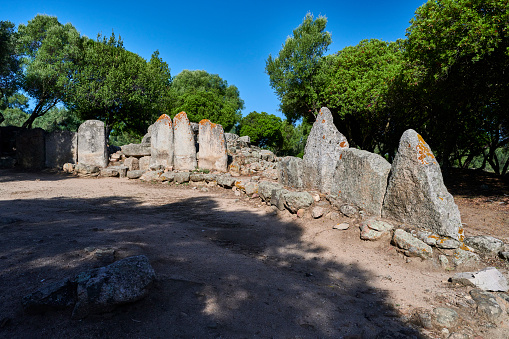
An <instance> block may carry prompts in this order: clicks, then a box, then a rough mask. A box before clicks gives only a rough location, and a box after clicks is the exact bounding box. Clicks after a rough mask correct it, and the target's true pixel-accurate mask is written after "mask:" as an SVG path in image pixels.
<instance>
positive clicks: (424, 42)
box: [405, 0, 509, 167]
mask: <svg viewBox="0 0 509 339" xmlns="http://www.w3.org/2000/svg"><path fill="white" fill-rule="evenodd" d="M508 26H509V3H508V2H507V1H500V0H482V1H481V0H440V1H428V2H427V3H426V4H424V5H423V6H421V7H419V8H418V9H417V11H416V14H415V17H414V19H413V20H412V21H411V26H410V27H409V28H408V30H407V37H408V39H407V41H406V44H405V51H406V55H407V57H408V59H409V60H411V61H412V62H413V63H414V64H415V66H416V67H418V69H419V71H418V72H417V73H416V75H417V77H416V81H417V82H418V84H419V87H420V88H421V92H422V97H423V98H422V100H423V101H422V105H421V112H420V114H421V116H423V117H425V120H426V121H425V123H424V124H423V133H424V134H426V135H427V136H429V138H430V139H431V140H433V144H434V145H435V147H436V148H437V153H438V154H437V155H438V157H439V158H440V160H441V162H442V165H445V166H448V165H449V163H450V161H451V158H452V157H454V155H455V154H456V155H459V156H463V155H465V154H468V157H469V158H472V157H473V156H474V153H479V152H482V150H483V149H486V147H488V148H489V152H486V153H485V154H486V156H487V157H488V161H491V162H493V164H494V165H495V167H497V166H496V164H495V163H496V161H495V159H494V157H495V156H496V154H497V153H496V152H495V151H496V149H497V148H500V147H504V146H505V145H507V144H508V143H509V134H508V133H507V132H508V131H507V119H508V118H507V117H508V116H509V114H508V111H507V107H508V104H509V98H508V96H507V93H508V90H509V80H508V79H509V78H508V77H507V72H508V71H509V27H508ZM458 131H461V133H458ZM479 136H481V137H479ZM472 141H475V143H474V144H472ZM462 150H467V152H466V153H465V152H463V151H462Z"/></svg>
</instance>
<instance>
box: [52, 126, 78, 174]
mask: <svg viewBox="0 0 509 339" xmlns="http://www.w3.org/2000/svg"><path fill="white" fill-rule="evenodd" d="M45 142H46V167H49V168H57V167H62V166H63V165H64V164H65V163H71V164H75V163H76V161H77V160H78V136H77V133H76V132H71V131H53V132H50V133H47V134H46V138H45Z"/></svg>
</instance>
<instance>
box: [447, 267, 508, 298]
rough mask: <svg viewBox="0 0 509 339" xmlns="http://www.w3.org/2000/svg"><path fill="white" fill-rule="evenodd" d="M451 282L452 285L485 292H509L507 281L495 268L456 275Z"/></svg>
mask: <svg viewBox="0 0 509 339" xmlns="http://www.w3.org/2000/svg"><path fill="white" fill-rule="evenodd" d="M450 280H451V282H452V283H457V284H462V285H466V286H475V287H477V288H480V289H481V290H483V291H492V292H507V291H508V290H509V285H508V284H507V279H506V278H505V277H504V276H503V275H502V273H500V271H499V270H497V269H496V268H495V267H487V268H485V269H483V270H480V271H477V272H461V273H456V274H455V275H454V276H453V277H452V278H451V279H450Z"/></svg>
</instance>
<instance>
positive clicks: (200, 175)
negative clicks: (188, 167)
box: [189, 173, 205, 182]
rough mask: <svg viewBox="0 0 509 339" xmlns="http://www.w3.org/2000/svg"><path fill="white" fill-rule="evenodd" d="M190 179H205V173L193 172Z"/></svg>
mask: <svg viewBox="0 0 509 339" xmlns="http://www.w3.org/2000/svg"><path fill="white" fill-rule="evenodd" d="M189 180H190V181H194V182H198V181H205V178H204V174H203V173H191V174H190V175H189Z"/></svg>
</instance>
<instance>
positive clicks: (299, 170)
mask: <svg viewBox="0 0 509 339" xmlns="http://www.w3.org/2000/svg"><path fill="white" fill-rule="evenodd" d="M277 170H278V182H279V183H280V184H281V185H283V186H288V187H294V188H302V187H304V160H302V159H301V158H297V157H290V156H288V157H284V158H283V159H281V161H279V162H278V164H277Z"/></svg>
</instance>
